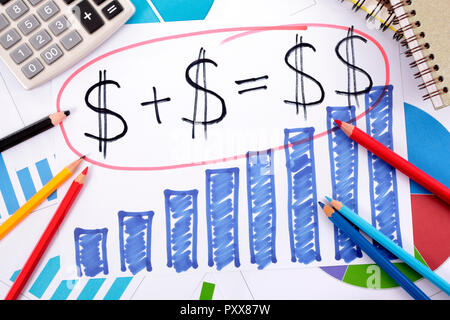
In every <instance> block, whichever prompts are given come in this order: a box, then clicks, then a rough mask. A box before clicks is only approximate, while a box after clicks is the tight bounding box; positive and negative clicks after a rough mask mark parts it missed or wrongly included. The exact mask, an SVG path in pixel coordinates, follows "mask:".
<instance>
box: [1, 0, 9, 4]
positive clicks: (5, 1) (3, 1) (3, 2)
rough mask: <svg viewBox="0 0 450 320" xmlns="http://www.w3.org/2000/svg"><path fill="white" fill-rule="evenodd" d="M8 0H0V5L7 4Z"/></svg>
mask: <svg viewBox="0 0 450 320" xmlns="http://www.w3.org/2000/svg"><path fill="white" fill-rule="evenodd" d="M9 1H10V0H0V4H7V3H8V2H9Z"/></svg>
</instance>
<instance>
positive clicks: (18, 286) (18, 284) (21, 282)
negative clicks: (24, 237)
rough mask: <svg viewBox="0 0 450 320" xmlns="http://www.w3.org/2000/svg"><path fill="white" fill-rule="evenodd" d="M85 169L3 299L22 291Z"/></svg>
mask: <svg viewBox="0 0 450 320" xmlns="http://www.w3.org/2000/svg"><path fill="white" fill-rule="evenodd" d="M87 171H88V168H87V167H86V169H84V170H83V172H82V173H81V174H80V175H79V176H78V177H76V178H75V180H74V181H73V182H72V185H71V186H70V188H69V190H68V191H67V193H66V195H65V196H64V199H63V200H62V201H61V203H60V205H59V207H58V209H57V210H56V212H55V214H54V215H53V218H52V220H51V221H50V223H49V224H48V226H47V229H45V231H44V233H43V234H42V236H41V238H40V239H39V242H38V243H37V245H36V247H35V248H34V250H33V252H32V253H31V255H30V256H29V258H28V260H27V262H26V263H25V265H24V267H23V268H22V270H21V271H20V273H19V275H18V276H17V279H16V281H14V284H13V286H12V287H11V289H10V290H9V292H8V294H7V296H6V298H5V300H16V299H17V297H18V296H19V294H20V292H22V289H23V288H24V287H25V285H26V283H27V281H28V279H29V278H30V277H31V275H32V274H33V271H34V269H35V268H36V266H37V264H38V263H39V260H41V257H42V255H43V254H44V252H45V250H46V249H47V247H48V245H49V244H50V242H51V241H52V239H53V236H54V235H55V233H56V231H57V230H58V228H59V226H60V225H61V223H62V222H63V220H64V218H65V216H66V215H67V212H68V211H69V209H70V207H71V206H72V204H73V203H74V201H75V199H76V198H77V196H78V194H79V193H80V191H81V188H82V187H83V185H84V180H85V178H86V174H87Z"/></svg>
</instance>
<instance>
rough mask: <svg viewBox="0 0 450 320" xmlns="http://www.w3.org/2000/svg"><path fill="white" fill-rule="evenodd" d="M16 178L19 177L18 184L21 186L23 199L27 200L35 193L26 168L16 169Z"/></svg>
mask: <svg viewBox="0 0 450 320" xmlns="http://www.w3.org/2000/svg"><path fill="white" fill-rule="evenodd" d="M17 178H19V182H20V186H21V187H22V191H23V194H24V196H25V199H26V200H27V201H28V200H29V199H30V198H31V197H32V196H34V194H35V193H36V188H35V186H34V182H33V179H32V178H31V173H30V170H29V169H28V168H23V169H21V170H19V171H17Z"/></svg>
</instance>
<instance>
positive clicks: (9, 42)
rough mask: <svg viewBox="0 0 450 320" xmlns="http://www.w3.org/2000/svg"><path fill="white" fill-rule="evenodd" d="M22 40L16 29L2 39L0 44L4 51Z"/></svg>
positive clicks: (8, 32)
mask: <svg viewBox="0 0 450 320" xmlns="http://www.w3.org/2000/svg"><path fill="white" fill-rule="evenodd" d="M20 39H22V37H21V36H20V34H19V33H18V32H17V31H16V29H11V30H9V31H7V32H6V33H5V34H3V35H2V36H1V37H0V44H1V45H2V47H3V49H9V48H11V47H12V46H13V45H15V44H16V43H17V42H19V41H20Z"/></svg>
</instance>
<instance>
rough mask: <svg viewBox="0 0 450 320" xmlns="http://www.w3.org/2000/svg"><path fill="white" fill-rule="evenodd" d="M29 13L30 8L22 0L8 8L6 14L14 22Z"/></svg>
mask: <svg viewBox="0 0 450 320" xmlns="http://www.w3.org/2000/svg"><path fill="white" fill-rule="evenodd" d="M27 11H28V7H27V5H26V4H25V2H23V1H22V0H17V1H16V2H14V3H12V4H11V5H10V6H9V7H8V8H6V13H7V14H8V16H9V17H10V18H11V19H13V20H17V19H19V18H20V17H21V16H23V15H24V14H25V13H27Z"/></svg>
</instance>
